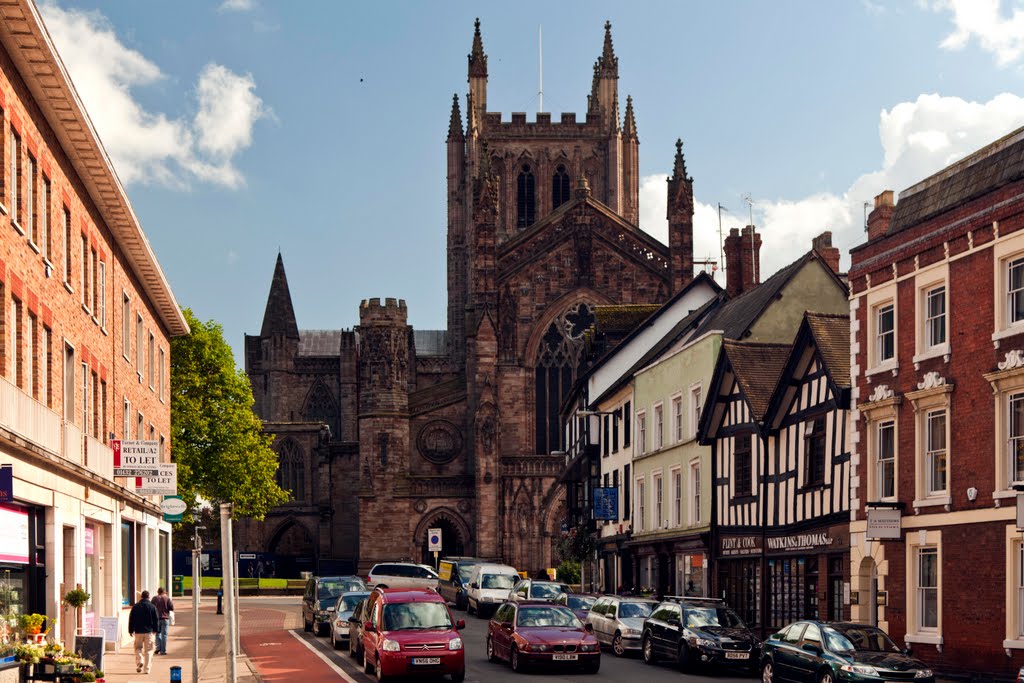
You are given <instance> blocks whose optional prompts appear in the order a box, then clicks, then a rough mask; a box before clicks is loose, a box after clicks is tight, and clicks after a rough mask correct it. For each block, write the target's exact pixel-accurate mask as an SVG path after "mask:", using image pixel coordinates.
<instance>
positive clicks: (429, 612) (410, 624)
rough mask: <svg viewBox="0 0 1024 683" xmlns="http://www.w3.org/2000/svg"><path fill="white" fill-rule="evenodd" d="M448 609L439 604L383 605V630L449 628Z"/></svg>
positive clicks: (450, 620)
mask: <svg viewBox="0 0 1024 683" xmlns="http://www.w3.org/2000/svg"><path fill="white" fill-rule="evenodd" d="M451 627H452V619H451V616H449V614H448V608H447V607H446V606H445V605H444V603H441V602H400V603H395V604H393V605H384V630H385V631H403V630H413V629H423V628H451Z"/></svg>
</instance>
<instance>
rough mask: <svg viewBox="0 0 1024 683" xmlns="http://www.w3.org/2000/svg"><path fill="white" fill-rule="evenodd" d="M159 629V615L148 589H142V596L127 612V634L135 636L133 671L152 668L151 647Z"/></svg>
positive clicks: (147, 671) (137, 671)
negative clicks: (150, 598)
mask: <svg viewBox="0 0 1024 683" xmlns="http://www.w3.org/2000/svg"><path fill="white" fill-rule="evenodd" d="M159 630H160V617H159V615H158V614H157V612H156V607H154V606H153V603H152V602H150V600H149V591H142V597H141V598H140V599H139V601H138V602H137V603H135V605H134V606H133V607H132V611H131V612H130V613H129V614H128V635H130V636H134V637H135V672H136V673H142V670H143V669H145V670H146V673H149V670H150V669H152V668H153V647H154V645H155V643H156V634H157V631H159Z"/></svg>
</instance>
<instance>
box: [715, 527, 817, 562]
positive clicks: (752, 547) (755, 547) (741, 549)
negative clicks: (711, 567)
mask: <svg viewBox="0 0 1024 683" xmlns="http://www.w3.org/2000/svg"><path fill="white" fill-rule="evenodd" d="M834 540H835V539H833V538H832V537H831V536H829V535H828V533H826V532H823V531H822V532H813V533H806V534H789V535H786V536H768V537H767V538H765V539H764V543H765V547H766V548H767V550H769V551H775V552H783V553H785V552H790V551H794V550H810V549H811V548H821V547H828V546H830V545H832V542H833V541H834ZM718 549H719V554H720V555H721V556H722V557H735V556H738V555H759V554H760V553H761V537H760V536H723V537H722V538H721V539H720V541H719V547H718Z"/></svg>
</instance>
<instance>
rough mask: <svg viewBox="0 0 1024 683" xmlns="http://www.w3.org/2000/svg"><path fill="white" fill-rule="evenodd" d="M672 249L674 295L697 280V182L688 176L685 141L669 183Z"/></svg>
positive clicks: (679, 145)
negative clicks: (695, 185) (694, 212)
mask: <svg viewBox="0 0 1024 683" xmlns="http://www.w3.org/2000/svg"><path fill="white" fill-rule="evenodd" d="M666 218H668V249H669V254H670V256H669V258H670V259H671V262H672V263H671V269H672V292H673V293H675V292H678V291H679V290H681V289H682V288H683V287H685V286H686V285H688V284H690V281H691V280H693V178H691V177H689V176H688V175H686V159H684V158H683V141H682V140H676V158H675V163H674V164H673V165H672V176H671V177H670V178H669V179H668V208H667V215H666Z"/></svg>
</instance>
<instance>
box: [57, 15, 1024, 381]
mask: <svg viewBox="0 0 1024 683" xmlns="http://www.w3.org/2000/svg"><path fill="white" fill-rule="evenodd" d="M43 16H44V18H45V19H46V22H47V26H48V27H49V29H50V32H51V34H52V35H53V38H54V41H55V43H56V45H57V47H58V50H59V51H60V52H61V54H62V57H63V59H64V61H65V63H66V64H67V67H68V70H69V72H70V73H71V76H72V79H73V80H74V81H75V83H76V87H77V88H78V89H79V92H80V94H81V95H82V97H83V100H84V101H85V104H86V107H87V108H88V109H89V111H90V114H91V116H92V118H93V121H94V123H95V125H96V128H97V130H98V131H99V133H100V136H101V138H102V139H103V141H104V144H105V145H106V146H107V149H108V151H109V152H110V154H111V156H112V157H113V159H114V160H115V165H116V168H117V170H118V173H119V175H120V177H121V179H122V180H123V181H124V182H125V183H126V185H127V187H128V193H129V197H130V198H131V200H132V203H133V205H134V207H135V210H136V212H137V213H138V215H139V217H140V219H141V221H142V225H143V228H144V229H145V231H146V233H147V235H148V237H149V239H150V242H151V243H152V244H153V247H154V249H155V251H156V254H157V256H158V258H159V260H160V263H161V265H162V266H163V269H164V271H165V273H166V274H167V277H168V279H169V280H170V282H171V286H172V288H173V289H174V292H175V295H176V296H177V298H178V301H179V303H180V304H181V305H183V306H189V307H191V308H192V309H193V310H194V311H195V312H196V313H197V315H198V316H199V317H200V318H203V319H209V318H213V319H215V320H217V321H218V322H220V323H222V324H223V325H224V329H225V335H226V337H227V339H228V341H229V343H231V345H232V346H233V347H234V349H235V356H236V361H237V362H238V363H239V365H241V364H242V356H241V349H242V339H243V334H245V333H246V332H248V333H257V332H258V331H259V328H260V324H261V321H262V317H263V310H264V305H265V302H266V295H267V291H268V289H269V285H270V278H271V274H272V272H273V267H274V260H275V258H276V255H277V251H278V249H280V250H281V252H282V253H283V255H284V259H285V265H286V268H287V272H288V278H289V283H290V285H291V292H292V298H293V301H294V304H295V309H296V314H297V317H298V322H299V326H300V327H302V328H338V327H350V326H352V325H353V324H355V323H356V322H357V321H358V304H359V301H360V300H361V299H363V298H367V297H375V296H380V297H383V296H396V297H401V298H405V299H406V300H407V301H408V303H409V312H410V321H411V322H412V323H413V324H414V325H415V326H416V327H418V328H441V327H443V326H444V321H445V301H446V298H445V256H444V234H445V227H446V226H445V221H446V214H445V204H444V182H445V167H444V163H445V147H444V141H445V136H446V132H447V127H448V118H449V112H450V106H451V97H452V93H458V94H459V96H460V98H462V99H463V102H464V95H465V92H466V89H467V84H466V54H467V52H468V51H469V48H470V43H471V37H472V27H473V19H474V17H476V16H479V17H480V19H481V22H482V30H483V38H484V47H485V49H486V51H487V53H488V56H489V72H490V73H489V76H490V79H489V90H488V109H489V110H491V111H501V112H503V113H504V114H505V118H506V119H507V118H508V117H509V113H510V112H512V111H526V112H528V115H529V117H530V118H531V119H532V117H533V113H534V112H535V111H536V109H537V96H536V93H537V79H538V74H537V71H538V68H537V51H538V50H537V33H538V27H539V26H541V25H542V26H543V35H544V105H545V110H547V111H550V112H554V113H555V114H557V113H558V112H561V111H575V112H578V113H580V114H582V113H583V112H584V111H585V109H586V95H587V93H588V92H589V87H590V78H591V73H592V70H591V69H592V64H593V62H594V60H595V59H596V58H597V56H598V55H599V53H600V49H601V41H602V37H603V28H602V27H603V24H604V21H605V20H606V19H608V20H611V22H612V24H613V37H614V43H615V51H616V54H617V56H618V58H619V76H620V78H619V92H620V98H621V100H622V102H623V104H624V102H625V95H627V94H631V95H632V96H633V99H634V103H635V108H636V119H637V126H638V129H639V134H640V143H641V145H640V166H641V174H642V176H643V177H644V180H643V183H642V188H641V221H640V222H641V227H642V228H644V229H645V230H647V231H648V232H650V233H652V234H653V235H655V236H656V237H659V238H661V239H664V233H665V226H664V202H665V197H664V194H665V183H664V177H665V173H666V172H667V171H668V170H670V168H671V162H672V154H673V152H674V148H673V141H674V140H675V139H676V137H682V138H683V140H684V141H685V144H686V147H685V153H686V159H687V165H688V169H689V171H690V173H691V175H693V176H694V178H695V196H696V200H697V202H698V206H697V215H696V235H695V240H696V250H697V252H698V257H700V256H704V255H709V254H715V253H717V251H718V237H717V215H716V213H715V210H714V209H713V208H712V207H714V206H715V205H716V204H717V203H718V202H721V203H722V204H723V205H724V206H726V207H727V208H728V209H729V212H728V213H726V214H725V221H726V227H729V226H730V225H739V224H740V223H741V222H743V223H745V222H746V217H747V206H746V204H744V203H743V200H742V199H741V197H742V196H743V195H750V196H751V197H752V198H753V201H754V206H753V211H754V221H755V223H757V224H758V226H759V229H760V230H761V231H762V233H763V236H764V248H763V251H762V263H763V267H764V271H765V272H771V271H773V270H774V269H776V268H777V267H779V266H780V265H783V264H785V263H787V262H788V261H790V260H792V259H793V258H796V257H797V256H798V255H799V254H800V253H802V252H803V251H806V250H807V249H808V248H809V245H810V239H811V237H813V236H814V235H816V234H818V233H820V232H821V231H823V230H826V229H831V230H832V231H833V232H834V234H835V238H836V242H837V244H838V245H839V246H841V247H842V248H844V252H845V249H847V248H848V247H849V246H852V245H853V244H857V243H859V242H860V241H862V240H863V232H862V229H861V225H862V221H863V208H862V207H863V203H864V202H865V201H870V200H871V199H872V197H873V196H874V195H875V194H877V193H878V192H880V191H881V190H883V189H895V190H897V191H898V190H900V189H903V188H905V187H907V186H909V185H910V184H912V183H914V182H916V181H917V180H920V179H921V178H923V177H925V176H926V175H928V174H930V173H932V172H934V171H936V170H938V169H939V168H942V167H943V166H944V165H946V164H948V163H949V162H951V161H953V160H955V159H957V158H959V157H961V156H963V155H965V154H967V153H969V152H970V151H972V150H974V149H976V148H978V147H980V146H982V145H984V144H986V143H987V142H990V141H992V140H994V139H996V138H997V137H999V136H1000V135H1002V134H1004V133H1006V132H1009V131H1010V130H1012V129H1014V128H1016V127H1019V126H1020V125H1024V99H1022V98H1020V97H1018V96H1017V95H1016V94H1014V93H1017V92H1020V91H1021V86H1022V80H1024V70H1022V55H1024V12H1022V11H1021V10H1020V9H1019V8H1018V7H1017V6H1012V7H1011V6H1009V5H1006V4H1000V2H999V1H998V0H938V1H930V2H923V1H920V2H916V3H910V2H892V3H890V2H884V1H876V0H870V1H869V0H864V1H863V2H853V1H850V2H842V3H836V2H831V3H822V2H817V1H808V2H798V1H795V0H794V1H792V2H785V3H766V2H714V3H704V4H697V3H680V2H638V3H621V2H593V1H591V2H583V1H580V2H572V1H566V2H561V3H549V2H545V3H541V2H519V3H479V2H476V3H469V2H450V3H441V2H430V3H424V2H411V1H409V2H373V3H356V2H326V1H324V2H315V1H312V0H310V1H308V2H301V3H296V2H272V1H271V0H227V1H226V2H223V3H221V2H220V0H218V1H216V2H214V1H210V2H201V1H199V0H181V1H179V2H174V3H149V2H146V3H143V2H135V1H131V0H107V1H106V2H89V1H77V0H59V1H58V2H54V1H52V0H51V1H49V2H46V3H44V4H43ZM463 109H464V107H463ZM845 263H846V259H845V253H844V265H845Z"/></svg>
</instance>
